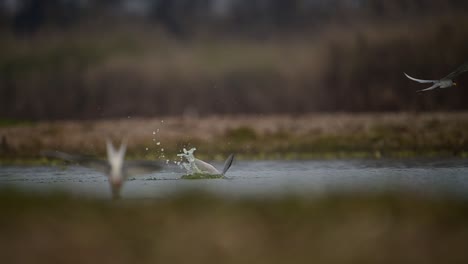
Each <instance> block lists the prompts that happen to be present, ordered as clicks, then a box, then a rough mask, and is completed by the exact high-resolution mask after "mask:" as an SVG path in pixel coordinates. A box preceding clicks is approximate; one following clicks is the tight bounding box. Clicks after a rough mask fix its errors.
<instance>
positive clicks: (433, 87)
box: [416, 83, 439, 92]
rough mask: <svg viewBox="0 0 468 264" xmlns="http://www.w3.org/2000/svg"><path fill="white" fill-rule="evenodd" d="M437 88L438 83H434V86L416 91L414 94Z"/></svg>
mask: <svg viewBox="0 0 468 264" xmlns="http://www.w3.org/2000/svg"><path fill="white" fill-rule="evenodd" d="M437 87H439V84H438V83H435V84H434V85H432V86H431V87H429V88H426V89H422V90H418V91H416V92H425V91H430V90H434V89H435V88H437Z"/></svg>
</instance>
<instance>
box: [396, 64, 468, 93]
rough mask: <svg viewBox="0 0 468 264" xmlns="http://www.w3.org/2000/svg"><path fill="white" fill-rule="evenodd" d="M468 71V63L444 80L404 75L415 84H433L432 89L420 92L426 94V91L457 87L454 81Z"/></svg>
mask: <svg viewBox="0 0 468 264" xmlns="http://www.w3.org/2000/svg"><path fill="white" fill-rule="evenodd" d="M467 71H468V62H467V63H465V64H463V65H461V66H460V67H458V68H457V69H456V70H455V71H453V72H452V73H450V74H449V75H447V76H445V77H444V78H442V79H440V80H422V79H416V78H414V77H411V76H409V75H408V74H406V73H404V74H405V76H406V77H407V78H408V79H410V80H412V81H415V82H419V83H432V86H431V87H428V88H425V89H422V90H418V92H425V91H429V90H433V89H436V88H449V87H452V86H457V83H456V82H455V81H454V79H455V78H457V77H458V76H459V75H460V74H462V73H464V72H467Z"/></svg>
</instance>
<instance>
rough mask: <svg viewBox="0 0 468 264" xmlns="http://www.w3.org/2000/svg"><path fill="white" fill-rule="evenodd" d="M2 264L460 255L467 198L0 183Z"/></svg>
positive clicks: (443, 258)
mask: <svg viewBox="0 0 468 264" xmlns="http://www.w3.org/2000/svg"><path fill="white" fill-rule="evenodd" d="M0 206H1V208H2V217H1V218H0V232H1V234H2V235H1V236H0V257H1V259H2V261H3V262H4V263H31V262H34V263H39V264H40V263H88V262H93V263H115V264H119V263H188V262H190V263H220V262H221V263H253V262H255V263H269V264H271V263H311V262H313V263H425V264H428V263H466V262H467V261H468V257H467V254H466V253H465V252H466V247H467V246H468V244H467V241H468V224H467V223H468V213H467V212H468V204H467V203H466V201H456V200H452V199H444V198H441V199H432V198H428V197H426V198H423V197H418V196H416V195H405V194H389V195H364V194H361V195H356V194H342V195H332V196H328V197H315V198H313V197H309V198H295V197H283V198H277V199H273V200H236V201H233V200H224V199H220V198H219V197H214V196H210V195H206V194H201V193H188V194H179V195H177V196H175V197H171V198H164V199H160V200H133V201H120V202H110V201H94V200H77V199H73V198H70V197H67V196H61V195H51V196H33V195H24V194H19V193H15V192H5V191H3V192H0Z"/></svg>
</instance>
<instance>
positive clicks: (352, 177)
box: [0, 159, 468, 199]
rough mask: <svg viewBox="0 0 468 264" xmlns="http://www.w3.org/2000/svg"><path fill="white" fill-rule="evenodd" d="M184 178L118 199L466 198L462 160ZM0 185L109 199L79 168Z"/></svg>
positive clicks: (254, 166) (141, 181) (12, 174)
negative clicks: (402, 194) (187, 193)
mask: <svg viewBox="0 0 468 264" xmlns="http://www.w3.org/2000/svg"><path fill="white" fill-rule="evenodd" d="M214 165H215V166H216V167H217V168H221V167H222V164H220V163H214ZM182 175H183V172H182V171H174V170H172V169H171V170H165V171H162V172H155V173H152V174H146V175H140V176H138V177H131V178H129V180H128V181H127V182H126V183H125V185H124V186H123V189H122V197H123V198H124V199H130V198H154V197H166V196H170V195H173V194H175V193H177V192H179V191H184V190H190V189H197V190H204V191H209V192H213V193H215V194H218V195H225V196H234V197H244V196H260V197H263V196H278V195H281V194H294V195H303V194H305V195H310V194H323V193H328V192H334V193H336V192H380V191H409V192H418V193H422V194H444V195H447V194H448V195H454V196H458V197H463V198H468V160H466V159H402V160H312V161H236V162H235V164H234V165H233V166H232V168H231V169H230V170H229V171H228V173H227V174H226V176H227V177H228V178H227V179H206V180H184V179H180V178H181V176H182ZM0 187H16V188H19V189H20V190H25V191H27V192H39V193H47V192H52V191H62V192H67V193H70V194H71V195H74V196H84V197H102V198H108V197H110V190H109V186H108V183H107V178H106V177H105V176H104V175H103V174H101V173H99V172H97V171H94V170H92V169H89V168H85V167H80V166H69V167H55V166H40V167H27V166H3V167H0Z"/></svg>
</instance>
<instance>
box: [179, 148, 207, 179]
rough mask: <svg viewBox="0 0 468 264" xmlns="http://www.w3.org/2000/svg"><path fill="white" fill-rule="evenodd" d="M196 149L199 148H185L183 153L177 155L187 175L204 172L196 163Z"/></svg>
mask: <svg viewBox="0 0 468 264" xmlns="http://www.w3.org/2000/svg"><path fill="white" fill-rule="evenodd" d="M195 150H197V148H191V149H190V150H187V149H186V148H184V149H183V153H180V154H177V157H180V159H181V161H180V162H179V163H178V164H179V165H180V166H181V167H183V168H184V169H185V170H186V171H187V175H192V174H196V173H203V171H201V170H200V169H199V168H198V167H197V165H196V164H195V160H196V158H195V155H193V153H194V152H195Z"/></svg>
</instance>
